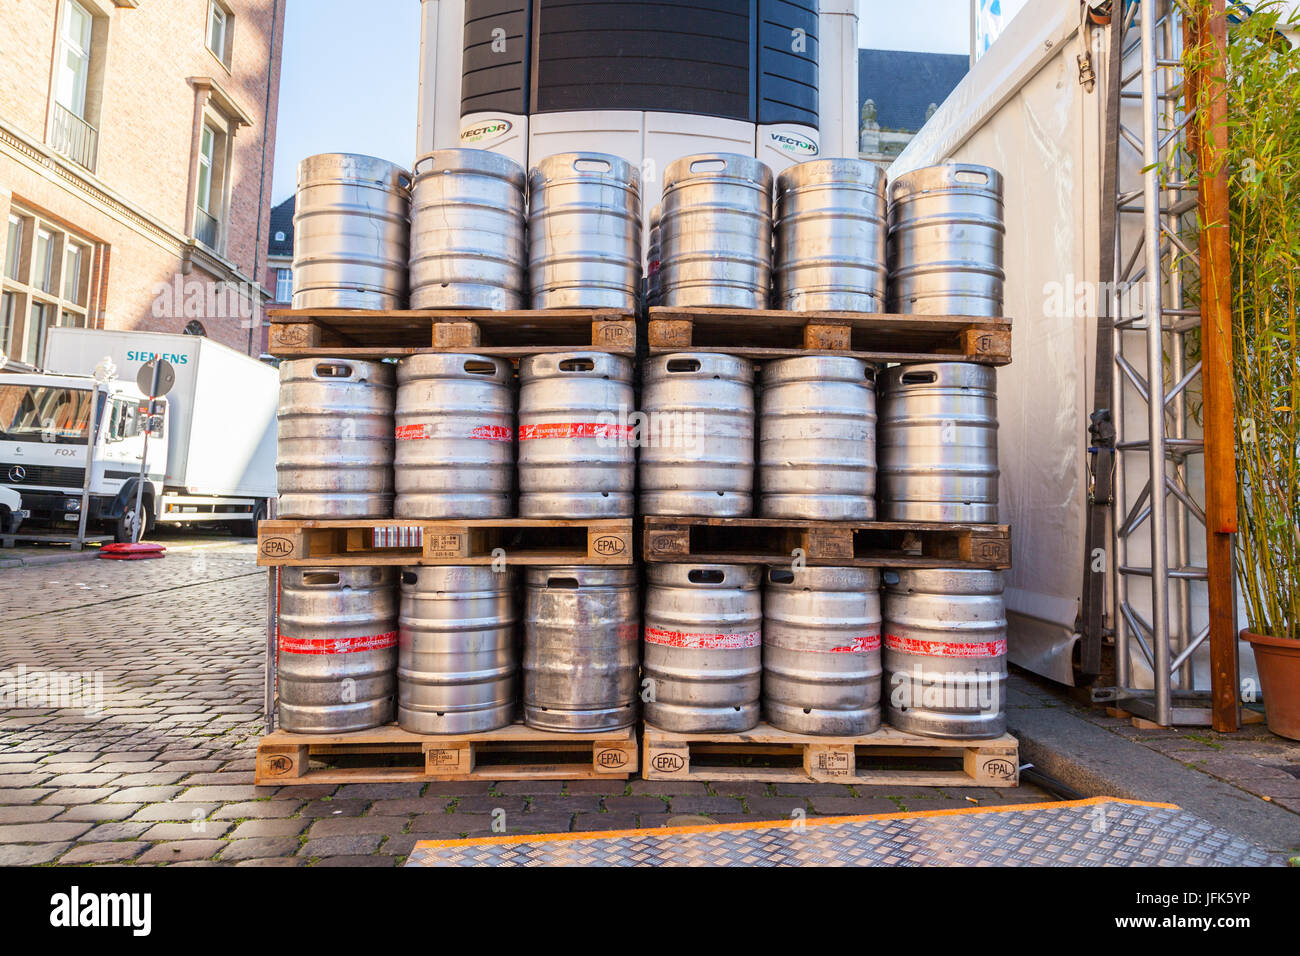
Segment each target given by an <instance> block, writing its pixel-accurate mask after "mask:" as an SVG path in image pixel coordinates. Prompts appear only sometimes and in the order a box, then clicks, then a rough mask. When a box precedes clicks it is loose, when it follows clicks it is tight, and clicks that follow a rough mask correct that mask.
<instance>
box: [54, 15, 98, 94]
mask: <svg viewBox="0 0 1300 956" xmlns="http://www.w3.org/2000/svg"><path fill="white" fill-rule="evenodd" d="M93 25H94V21H92V20H91V18H90V14H89V13H87V12H86V8H85V7H83V6H82V5H81V4H80V3H78V2H77V0H64V3H63V29H62V30H60V31H59V79H58V87H57V88H56V90H55V100H56V101H57V102H58V104H59V105H60V106H62V107H63V108H64V109H68V110H71V111H72V112H73V113H75V114H76V115H77V117H78V118H79V119H85V118H86V86H87V84H88V83H89V82H90V37H91V28H92V27H93Z"/></svg>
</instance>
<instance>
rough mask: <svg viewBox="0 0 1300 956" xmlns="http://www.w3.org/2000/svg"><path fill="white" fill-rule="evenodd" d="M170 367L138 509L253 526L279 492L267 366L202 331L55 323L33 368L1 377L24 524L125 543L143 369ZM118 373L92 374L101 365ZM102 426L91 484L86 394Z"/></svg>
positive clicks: (155, 517)
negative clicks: (82, 526)
mask: <svg viewBox="0 0 1300 956" xmlns="http://www.w3.org/2000/svg"><path fill="white" fill-rule="evenodd" d="M155 357H161V358H163V359H166V360H167V361H168V362H170V363H171V365H172V367H173V368H174V369H175V370H176V382H175V385H174V386H173V387H172V389H171V391H170V392H169V393H168V394H167V396H166V397H165V398H163V399H161V400H160V401H159V407H158V408H157V409H155V419H154V421H155V430H154V431H153V432H152V433H151V434H150V435H149V442H148V456H149V460H148V464H147V467H146V479H145V487H144V501H143V507H142V508H141V512H142V515H143V517H144V520H145V530H146V532H147V531H148V530H150V529H152V528H153V527H155V526H156V525H157V524H158V523H164V524H180V523H199V522H202V523H216V522H221V523H234V525H235V530H238V531H245V532H247V533H249V534H254V533H256V522H257V521H258V520H260V519H262V518H264V517H265V516H266V506H267V500H268V499H269V498H271V497H273V496H274V495H275V493H276V487H275V443H276V421H275V412H276V401H277V397H278V393H279V376H278V374H277V372H276V370H275V369H274V368H272V367H271V366H270V365H267V364H265V363H263V362H259V361H257V360H256V359H252V358H249V357H248V356H246V355H244V354H242V353H240V352H236V351H234V350H233V349H230V348H227V347H226V346H224V345H221V344H220V343H217V342H213V341H212V340H210V339H207V338H204V337H202V336H193V335H167V334H160V333H153V332H115V331H101V330H94V329H75V328H54V329H50V330H49V332H48V334H47V337H46V345H45V366H46V370H45V371H44V372H39V373H23V374H13V375H3V376H0V485H3V486H8V487H10V488H13V489H14V490H15V491H18V492H20V493H21V494H22V498H23V508H24V510H25V511H27V512H29V514H30V518H28V519H27V520H28V523H30V524H33V525H45V526H51V525H52V526H57V527H61V528H65V529H66V528H67V527H68V525H70V524H76V523H78V521H79V519H80V511H81V502H82V493H83V486H86V487H88V490H89V495H88V499H87V509H88V510H87V512H86V517H87V525H88V526H89V527H100V528H106V529H107V530H108V531H109V532H110V533H112V534H113V535H114V536H115V537H116V538H117V539H118V540H120V541H127V540H130V539H131V531H132V528H133V526H134V522H135V520H136V516H135V498H136V486H137V484H138V482H139V474H140V462H141V459H142V457H143V454H144V446H145V441H144V438H145V423H146V421H147V419H148V401H147V398H146V396H144V395H142V394H141V393H140V390H139V389H138V388H137V387H136V384H135V380H136V374H137V373H138V371H139V370H140V367H141V366H142V365H144V364H146V363H147V362H149V361H151V360H152V359H154V358H155ZM97 366H98V367H101V368H106V367H109V366H111V367H113V368H114V369H115V371H116V375H115V377H112V378H109V379H108V380H106V381H97V380H96V379H95V378H94V377H93V376H94V373H95V369H96V367H97ZM92 392H94V393H95V395H96V396H97V399H96V401H97V412H96V416H95V417H96V419H97V427H96V430H95V431H96V434H95V436H94V442H93V446H92V452H93V454H92V455H91V462H92V466H91V469H90V471H91V474H90V476H89V481H88V482H87V476H86V460H87V454H86V452H87V440H86V436H87V432H88V430H89V423H90V417H91V416H90V409H91V404H90V395H91V393H92Z"/></svg>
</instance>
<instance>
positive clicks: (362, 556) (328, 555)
mask: <svg viewBox="0 0 1300 956" xmlns="http://www.w3.org/2000/svg"><path fill="white" fill-rule="evenodd" d="M503 556H504V558H505V559H506V560H507V561H508V562H509V563H511V564H514V565H521V566H522V565H553V564H575V563H576V564H602V565H622V564H631V563H632V562H633V559H634V557H635V552H634V548H633V521H632V519H631V518H606V519H597V520H591V521H583V520H568V519H551V518H544V519H541V518H539V519H534V518H475V519H465V520H454V519H453V520H436V521H424V520H417V519H408V518H382V519H360V520H347V519H341V520H329V521H326V520H300V519H276V520H272V521H263V522H262V523H261V524H260V525H259V526H258V529H257V563H258V565H260V566H262V567H305V566H308V565H311V566H317V565H319V566H322V567H325V566H346V565H417V564H418V565H450V564H465V565H484V564H491V563H492V562H494V561H497V560H499V559H500V558H501V557H503Z"/></svg>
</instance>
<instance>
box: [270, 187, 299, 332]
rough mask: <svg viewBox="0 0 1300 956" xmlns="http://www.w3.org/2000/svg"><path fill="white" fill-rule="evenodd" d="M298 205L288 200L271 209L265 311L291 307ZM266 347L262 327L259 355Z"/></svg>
mask: <svg viewBox="0 0 1300 956" xmlns="http://www.w3.org/2000/svg"><path fill="white" fill-rule="evenodd" d="M296 205H297V203H296V202H295V197H293V196H290V197H289V198H288V199H286V200H285V201H284V202H282V203H280V204H279V205H278V206H274V207H273V208H272V209H271V229H270V234H269V240H268V242H267V246H266V273H265V275H264V276H263V277H262V284H263V285H264V286H266V289H267V291H269V292H270V293H271V300H270V302H268V303H267V307H268V308H272V309H287V308H289V307H290V306H291V305H293V211H294V208H295V206H296ZM266 347H267V328H266V326H265V325H263V326H262V351H263V352H265V351H266Z"/></svg>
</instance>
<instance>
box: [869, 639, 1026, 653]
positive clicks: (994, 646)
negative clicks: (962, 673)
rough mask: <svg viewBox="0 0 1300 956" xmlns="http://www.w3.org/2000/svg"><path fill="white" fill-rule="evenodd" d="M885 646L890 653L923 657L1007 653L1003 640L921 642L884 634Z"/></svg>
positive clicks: (1005, 643)
mask: <svg viewBox="0 0 1300 956" xmlns="http://www.w3.org/2000/svg"><path fill="white" fill-rule="evenodd" d="M885 646H886V647H887V648H889V649H890V650H891V651H898V652H900V653H902V654H920V655H921V656H923V657H1001V656H1002V655H1003V654H1005V653H1006V652H1007V642H1006V640H1005V639H1000V640H996V641H976V642H975V643H972V644H962V643H960V642H958V641H921V640H917V639H916V638H914V637H898V636H897V635H895V634H886V635H885Z"/></svg>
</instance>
